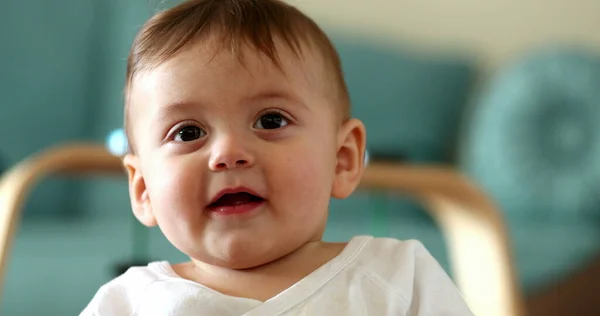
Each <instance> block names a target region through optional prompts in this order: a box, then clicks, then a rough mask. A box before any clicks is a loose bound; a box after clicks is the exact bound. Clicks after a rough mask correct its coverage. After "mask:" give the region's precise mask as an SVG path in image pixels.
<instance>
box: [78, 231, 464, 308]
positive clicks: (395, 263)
mask: <svg viewBox="0 0 600 316" xmlns="http://www.w3.org/2000/svg"><path fill="white" fill-rule="evenodd" d="M80 315H81V316H92V315H93V316H109V315H110V316H125V315H127V316H133V315H135V316H147V315H172V316H183V315H194V316H213V315H214V316H217V315H218V316H239V315H244V316H258V315H260V316H277V315H286V316H291V315H360V316H364V315H376V316H385V315H394V316H396V315H404V316H417V315H418V316H433V315H440V316H442V315H443V316H465V315H473V314H472V313H471V312H470V311H469V309H468V307H467V305H466V304H465V302H464V300H463V299H462V297H461V295H460V293H459V292H458V290H457V288H456V287H455V285H454V284H453V283H452V281H451V279H450V278H449V277H448V275H447V274H446V273H445V272H444V270H443V269H442V268H441V267H440V265H439V264H438V263H437V262H436V261H435V259H434V258H433V257H432V256H431V255H430V254H429V252H428V251H427V250H426V249H425V247H424V246H423V245H422V244H421V243H420V242H418V241H414V240H409V241H399V240H395V239H391V238H373V237H368V236H359V237H355V238H353V239H352V240H351V241H350V242H349V243H348V245H346V247H345V248H344V250H343V251H342V252H341V253H340V254H339V255H338V256H337V257H335V258H334V259H332V260H331V261H330V262H328V263H326V264H325V265H323V266H321V267H320V268H319V269H317V270H315V271H314V272H313V273H311V274H309V275H308V276H307V277H305V278H304V279H302V280H300V281H299V282H298V283H296V284H294V285H293V286H291V287H290V288H288V289H286V290H285V291H283V292H281V293H280V294H278V295H277V296H275V297H273V298H271V299H269V300H267V301H266V302H261V301H257V300H253V299H247V298H240V297H232V296H229V295H224V294H222V293H219V292H217V291H215V290H212V289H210V288H208V287H205V286H203V285H201V284H198V283H196V282H192V281H189V280H185V279H183V278H181V277H179V276H178V275H177V274H176V273H175V272H174V271H173V269H172V268H171V265H170V264H169V263H168V262H166V261H162V262H153V263H150V264H149V265H148V266H147V267H135V268H130V269H129V270H128V271H127V272H126V273H124V274H123V275H121V276H119V277H117V278H116V279H114V280H112V281H110V282H109V283H107V284H105V285H104V286H102V287H101V288H100V290H99V291H98V293H97V294H96V295H95V296H94V298H93V299H92V301H91V302H90V304H89V305H88V306H87V307H86V309H85V310H84V311H83V312H82V313H81V314H80Z"/></svg>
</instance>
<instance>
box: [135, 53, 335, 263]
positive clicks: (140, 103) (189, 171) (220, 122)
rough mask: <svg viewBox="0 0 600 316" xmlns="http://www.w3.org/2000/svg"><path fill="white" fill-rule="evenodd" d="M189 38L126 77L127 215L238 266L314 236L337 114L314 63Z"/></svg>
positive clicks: (190, 251) (207, 256) (329, 173)
mask: <svg viewBox="0 0 600 316" xmlns="http://www.w3.org/2000/svg"><path fill="white" fill-rule="evenodd" d="M201 47H202V46H191V47H190V48H188V49H186V50H185V51H183V52H182V53H180V54H178V55H177V56H176V57H175V58H173V59H171V60H169V61H168V62H166V63H164V64H162V65H160V66H159V67H158V68H156V69H154V70H152V71H150V72H149V73H146V74H142V75H139V76H138V77H136V79H135V80H134V83H133V86H132V90H131V95H130V102H131V103H130V104H131V112H130V113H131V116H130V117H132V118H134V120H133V122H132V124H131V134H132V137H133V139H134V142H135V147H136V156H128V157H127V158H126V159H125V162H126V166H127V167H128V170H129V172H130V189H131V195H132V204H133V208H134V212H136V215H137V216H138V218H139V219H140V220H141V221H142V222H144V223H145V224H147V225H153V224H156V223H157V224H158V225H159V227H160V229H161V230H162V231H163V233H164V234H165V236H166V237H167V238H168V239H169V241H170V242H171V243H172V244H173V245H174V246H175V247H177V248H178V249H179V250H180V251H182V252H184V253H185V254H187V255H189V256H190V257H191V258H193V259H196V260H200V261H203V262H206V263H210V264H218V265H221V266H227V267H231V268H246V267H252V266H256V265H260V264H264V263H266V262H269V261H271V260H274V259H276V258H279V257H281V256H283V255H285V254H287V253H289V252H291V251H293V250H294V249H296V248H297V247H299V246H300V245H302V244H304V243H306V242H307V241H310V240H319V239H320V237H321V235H322V233H323V230H324V227H325V223H326V218H327V208H328V203H329V199H330V197H331V194H332V186H333V185H334V182H335V177H336V166H337V163H338V159H337V157H336V153H337V150H338V148H339V146H340V140H339V138H340V137H339V132H338V131H339V128H340V126H341V124H340V119H339V117H338V114H337V111H336V109H335V107H336V105H334V104H332V102H331V98H329V97H327V96H326V89H324V87H325V86H328V84H327V83H326V82H324V81H325V80H323V77H324V76H323V75H322V70H321V69H320V68H321V65H320V63H319V62H318V61H317V59H316V58H315V57H314V56H313V55H312V54H311V53H310V52H305V54H304V58H303V60H299V59H298V58H297V57H296V56H295V55H293V54H292V52H290V51H289V50H287V49H285V48H284V47H279V51H278V53H279V56H280V59H281V62H282V70H283V72H282V70H281V69H279V68H277V67H276V66H275V65H274V64H273V63H272V62H271V61H270V60H269V59H268V58H266V57H264V56H262V55H258V54H256V53H255V52H254V51H253V50H251V49H246V51H245V53H244V55H243V56H244V62H243V63H240V61H239V60H238V59H237V57H233V56H232V55H231V54H229V53H227V52H221V53H219V54H217V55H216V56H215V57H214V58H211V57H213V54H212V52H207V51H203V50H202V48H201Z"/></svg>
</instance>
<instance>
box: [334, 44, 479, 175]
mask: <svg viewBox="0 0 600 316" xmlns="http://www.w3.org/2000/svg"><path fill="white" fill-rule="evenodd" d="M332 37H333V42H334V44H335V45H336V47H337V49H338V50H339V54H340V57H341V59H342V64H343V67H344V72H345V75H346V81H347V84H348V89H349V92H350V97H351V101H352V113H353V115H354V116H355V117H357V118H359V119H361V120H362V121H363V122H364V123H365V125H366V126H367V147H368V149H369V151H370V152H371V153H372V154H373V155H378V154H379V155H386V156H394V157H399V158H402V159H404V160H408V161H411V162H413V163H432V162H434V163H435V162H438V163H439V162H448V161H450V160H451V158H452V148H453V147H454V142H455V138H456V134H457V129H458V126H459V121H460V117H461V114H462V111H463V108H464V105H465V101H466V99H467V97H468V95H469V93H470V90H471V84H472V82H473V76H474V71H473V65H472V63H471V62H470V61H469V60H467V59H466V58H457V57H453V56H446V55H441V54H440V55H427V56H425V55H422V54H419V53H417V52H411V51H409V50H402V49H390V48H389V47H385V46H383V45H378V44H369V41H368V40H365V39H360V38H353V39H350V38H346V37H341V36H332Z"/></svg>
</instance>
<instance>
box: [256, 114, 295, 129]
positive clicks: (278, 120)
mask: <svg viewBox="0 0 600 316" xmlns="http://www.w3.org/2000/svg"><path fill="white" fill-rule="evenodd" d="M288 123H289V122H288V120H287V119H286V118H285V117H284V116H283V115H281V114H279V113H268V114H265V115H263V116H261V117H260V118H258V120H257V121H256V122H255V123H254V126H253V127H254V128H259V129H277V128H282V127H284V126H286V125H288Z"/></svg>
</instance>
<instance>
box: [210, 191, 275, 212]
mask: <svg viewBox="0 0 600 316" xmlns="http://www.w3.org/2000/svg"><path fill="white" fill-rule="evenodd" d="M262 201H264V199H263V198H261V197H259V196H256V195H253V194H251V193H248V192H237V193H227V194H224V195H223V196H221V197H220V198H219V199H218V200H216V201H215V202H213V203H210V204H209V205H208V208H209V209H218V208H223V207H232V206H240V205H244V204H249V203H258V202H262Z"/></svg>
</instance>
